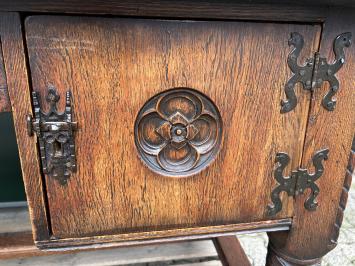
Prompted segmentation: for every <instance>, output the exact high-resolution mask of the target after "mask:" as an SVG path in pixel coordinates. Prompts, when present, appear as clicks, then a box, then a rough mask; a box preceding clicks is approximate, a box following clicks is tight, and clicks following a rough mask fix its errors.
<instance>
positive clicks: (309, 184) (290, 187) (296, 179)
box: [267, 149, 329, 216]
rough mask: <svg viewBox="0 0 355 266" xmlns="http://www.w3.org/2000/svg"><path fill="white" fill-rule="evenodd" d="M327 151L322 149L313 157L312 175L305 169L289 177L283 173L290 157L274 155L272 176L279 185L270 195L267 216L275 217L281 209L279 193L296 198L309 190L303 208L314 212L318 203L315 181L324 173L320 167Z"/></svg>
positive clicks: (326, 156)
mask: <svg viewBox="0 0 355 266" xmlns="http://www.w3.org/2000/svg"><path fill="white" fill-rule="evenodd" d="M328 153H329V150H328V149H323V150H320V151H318V152H316V153H315V154H314V155H313V158H312V161H313V165H314V168H315V172H314V174H309V173H308V171H307V169H301V168H300V169H297V170H295V171H292V172H291V176H287V177H284V176H283V171H284V169H285V168H286V166H287V165H288V163H289V162H290V157H289V156H288V154H287V153H284V152H279V153H277V155H276V160H275V162H276V163H277V164H278V166H277V167H276V169H275V172H274V176H275V179H276V181H277V182H278V183H279V185H278V186H277V187H276V188H274V190H273V191H272V193H271V201H272V204H269V205H268V207H267V214H268V216H272V215H275V214H276V213H278V212H279V211H281V209H282V202H281V199H280V193H281V192H283V191H284V192H286V193H287V194H288V196H296V195H298V194H303V193H304V191H305V190H306V189H307V188H309V189H310V190H311V194H310V196H309V197H308V199H307V200H306V201H305V203H304V207H305V208H306V209H307V210H310V211H312V210H315V209H316V208H317V206H318V203H317V202H316V201H315V199H316V197H317V195H318V194H319V187H318V186H317V185H316V183H315V181H316V180H317V179H318V178H320V177H321V175H322V174H323V171H324V167H323V165H322V161H323V160H327V159H328Z"/></svg>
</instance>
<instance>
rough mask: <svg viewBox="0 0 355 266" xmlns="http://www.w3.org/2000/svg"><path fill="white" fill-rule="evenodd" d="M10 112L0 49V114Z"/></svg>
mask: <svg viewBox="0 0 355 266" xmlns="http://www.w3.org/2000/svg"><path fill="white" fill-rule="evenodd" d="M10 111H11V103H10V98H9V93H8V91H7V81H6V73H5V66H4V60H3V57H2V50H1V47H0V113H1V112H10Z"/></svg>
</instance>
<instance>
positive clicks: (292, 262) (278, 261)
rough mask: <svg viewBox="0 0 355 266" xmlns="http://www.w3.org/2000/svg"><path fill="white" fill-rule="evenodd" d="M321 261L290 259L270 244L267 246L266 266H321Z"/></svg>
mask: <svg viewBox="0 0 355 266" xmlns="http://www.w3.org/2000/svg"><path fill="white" fill-rule="evenodd" d="M321 260H322V258H318V259H310V260H307V259H302V260H300V259H297V258H292V257H289V256H288V255H287V254H283V253H282V251H280V250H279V251H278V250H277V249H275V248H274V247H273V246H272V244H269V247H268V252H267V257H266V266H301V265H309V266H321Z"/></svg>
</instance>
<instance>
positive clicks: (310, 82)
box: [281, 32, 352, 113]
mask: <svg viewBox="0 0 355 266" xmlns="http://www.w3.org/2000/svg"><path fill="white" fill-rule="evenodd" d="M351 37H352V36H351V33H350V32H346V33H342V34H340V35H339V36H337V37H336V38H335V40H334V43H333V50H334V54H335V61H334V62H333V63H332V64H328V61H327V58H324V57H320V55H319V53H318V52H317V53H315V56H314V57H313V58H308V59H307V60H306V64H305V65H303V66H300V65H298V63H297V60H298V56H299V55H300V52H301V50H302V48H303V45H304V40H303V36H302V35H301V34H299V33H297V32H292V33H291V38H290V39H289V40H288V44H289V45H290V46H293V47H294V49H293V50H292V51H291V52H290V54H289V55H288V58H287V63H288V66H289V67H290V69H291V70H292V72H293V76H292V77H291V78H290V79H289V80H288V81H287V83H286V84H285V88H284V90H285V94H286V98H287V100H283V101H282V102H281V113H287V112H289V111H291V110H293V109H294V108H295V107H296V105H297V97H296V94H295V91H294V88H295V84H296V83H301V84H302V86H303V89H305V90H309V91H311V90H314V89H316V88H320V87H321V85H322V83H323V81H328V83H329V86H330V90H329V92H328V93H327V94H326V95H325V96H324V98H323V100H322V105H323V107H324V108H325V109H327V110H328V111H333V110H334V109H335V104H336V100H335V99H333V96H334V95H335V93H336V92H337V91H338V89H339V81H338V79H337V78H336V76H335V73H337V72H338V71H339V69H340V68H341V67H342V66H343V65H344V63H345V53H344V48H345V47H349V46H350V45H351Z"/></svg>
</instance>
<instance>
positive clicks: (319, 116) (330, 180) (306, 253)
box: [269, 10, 355, 260]
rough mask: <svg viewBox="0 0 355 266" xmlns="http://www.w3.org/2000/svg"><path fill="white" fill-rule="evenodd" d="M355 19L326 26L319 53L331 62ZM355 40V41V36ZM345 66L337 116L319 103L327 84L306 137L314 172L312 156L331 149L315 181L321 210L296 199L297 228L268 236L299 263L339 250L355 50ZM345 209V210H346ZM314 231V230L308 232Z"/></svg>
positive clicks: (307, 161) (343, 17) (339, 15)
mask: <svg viewBox="0 0 355 266" xmlns="http://www.w3.org/2000/svg"><path fill="white" fill-rule="evenodd" d="M354 29H355V19H354V15H353V13H352V12H349V11H347V10H344V11H341V12H340V11H339V12H336V13H335V14H332V16H330V18H329V20H328V21H326V23H325V25H324V30H323V34H322V41H321V47H320V54H321V55H322V56H326V57H327V58H328V60H329V62H331V61H332V60H333V58H334V55H333V47H332V45H333V41H334V39H335V37H336V36H337V35H339V34H340V33H343V32H347V31H350V32H352V35H353V36H354V35H355V32H354ZM353 38H354V37H353ZM345 56H346V59H345V65H344V66H343V68H342V69H341V70H340V71H339V72H338V73H337V77H338V79H339V81H340V89H339V91H338V92H337V93H336V96H335V97H336V99H337V104H336V107H335V110H334V111H333V112H328V111H326V110H325V109H324V108H323V107H322V106H321V100H322V98H323V97H324V95H325V94H326V93H327V92H328V90H329V85H328V84H323V86H322V88H321V89H317V90H315V92H314V94H313V96H312V101H311V112H310V117H309V122H308V129H307V134H306V141H305V148H304V155H303V159H302V162H301V164H302V166H303V167H311V165H312V164H311V157H312V154H313V153H314V152H315V151H317V150H320V149H322V148H329V159H328V160H327V161H326V162H325V163H324V164H325V170H324V173H323V175H322V177H321V178H320V179H319V180H318V181H317V184H318V186H319V188H320V193H319V196H318V203H319V207H318V208H317V210H316V211H314V212H309V211H307V210H305V209H304V206H303V203H304V201H305V199H306V197H307V193H306V194H305V195H303V196H299V197H297V198H296V207H295V217H294V219H293V222H294V225H293V226H292V228H291V231H290V233H289V234H288V235H286V234H281V235H280V234H276V233H272V234H269V235H270V236H271V242H272V245H273V246H274V248H275V249H276V250H277V251H278V253H280V254H284V255H285V256H287V257H290V258H294V259H297V260H312V259H317V258H320V257H322V256H323V255H325V254H326V253H327V252H328V251H330V250H331V249H333V248H334V247H335V245H336V238H335V236H334V230H333V228H334V224H335V223H337V222H339V221H340V217H338V218H337V215H341V214H339V204H341V205H344V202H341V201H340V200H342V201H345V198H343V199H342V194H343V189H344V188H343V186H344V184H345V186H346V185H347V183H346V181H348V182H349V181H350V180H351V179H350V178H348V177H347V175H346V176H344V173H345V172H346V171H348V170H346V169H347V166H348V161H349V150H351V144H352V140H353V138H354V133H355V132H354V129H355V105H354V103H355V91H354V84H355V76H354V74H353V73H354V72H355V45H354V44H353V45H352V46H351V47H349V48H347V49H346V51H345ZM344 207H345V206H344ZM310 228H314V229H312V230H310Z"/></svg>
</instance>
